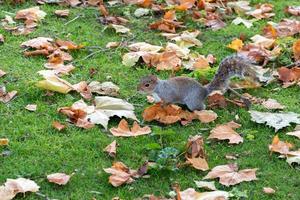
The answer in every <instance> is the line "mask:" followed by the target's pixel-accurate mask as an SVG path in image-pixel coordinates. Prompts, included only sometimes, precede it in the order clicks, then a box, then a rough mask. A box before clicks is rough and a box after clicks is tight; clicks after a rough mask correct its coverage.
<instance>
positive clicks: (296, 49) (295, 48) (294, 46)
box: [293, 39, 300, 61]
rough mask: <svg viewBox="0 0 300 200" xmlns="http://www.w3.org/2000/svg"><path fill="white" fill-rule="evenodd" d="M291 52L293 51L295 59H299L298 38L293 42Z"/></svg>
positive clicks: (299, 43) (299, 47) (299, 45)
mask: <svg viewBox="0 0 300 200" xmlns="http://www.w3.org/2000/svg"><path fill="white" fill-rule="evenodd" d="M293 53H294V59H295V60H296V61H299V60H300V39H299V40H297V41H296V42H294V44H293Z"/></svg>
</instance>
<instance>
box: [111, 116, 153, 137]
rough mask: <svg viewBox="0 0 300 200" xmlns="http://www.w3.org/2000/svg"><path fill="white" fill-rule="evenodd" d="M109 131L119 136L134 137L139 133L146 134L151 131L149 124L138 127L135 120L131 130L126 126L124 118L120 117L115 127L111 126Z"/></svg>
mask: <svg viewBox="0 0 300 200" xmlns="http://www.w3.org/2000/svg"><path fill="white" fill-rule="evenodd" d="M110 132H111V133H112V134H113V135H114V136H119V137H136V136H139V135H147V134H149V133H151V129H150V127H149V126H145V127H143V128H142V127H140V125H139V124H138V123H137V122H136V121H135V122H134V123H133V126H132V128H131V130H130V129H129V127H128V122H127V121H126V120H125V119H122V120H121V121H120V123H119V125H118V127H117V128H111V129H110Z"/></svg>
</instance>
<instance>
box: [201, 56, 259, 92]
mask: <svg viewBox="0 0 300 200" xmlns="http://www.w3.org/2000/svg"><path fill="white" fill-rule="evenodd" d="M234 76H238V77H241V78H244V76H250V77H253V78H255V76H256V73H255V69H254V65H253V64H252V63H251V61H250V60H249V59H248V58H247V57H245V56H242V55H233V56H228V57H226V58H224V59H223V60H222V62H221V63H220V66H219V69H218V71H217V73H216V74H215V76H214V79H213V80H212V81H211V82H210V83H209V84H208V85H207V86H206V88H207V92H208V94H210V93H211V92H212V91H214V90H222V91H226V89H227V88H228V84H229V80H230V78H232V77H234Z"/></svg>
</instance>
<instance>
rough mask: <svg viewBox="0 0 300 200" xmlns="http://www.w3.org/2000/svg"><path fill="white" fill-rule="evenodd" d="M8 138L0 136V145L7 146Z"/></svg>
mask: <svg viewBox="0 0 300 200" xmlns="http://www.w3.org/2000/svg"><path fill="white" fill-rule="evenodd" d="M8 143H9V140H8V139H7V138H0V146H7V145H8Z"/></svg>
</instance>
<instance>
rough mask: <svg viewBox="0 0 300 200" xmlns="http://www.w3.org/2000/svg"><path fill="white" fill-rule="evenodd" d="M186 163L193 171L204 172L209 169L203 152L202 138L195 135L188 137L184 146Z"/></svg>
mask: <svg viewBox="0 0 300 200" xmlns="http://www.w3.org/2000/svg"><path fill="white" fill-rule="evenodd" d="M186 146H187V147H186V154H185V158H186V160H187V161H186V163H187V164H190V165H192V166H193V167H194V168H195V169H199V170H202V171H206V170H208V169H209V167H208V163H207V161H206V154H205V150H204V141H203V138H202V136H200V135H196V136H193V137H190V138H189V140H188V142H187V145H186Z"/></svg>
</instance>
